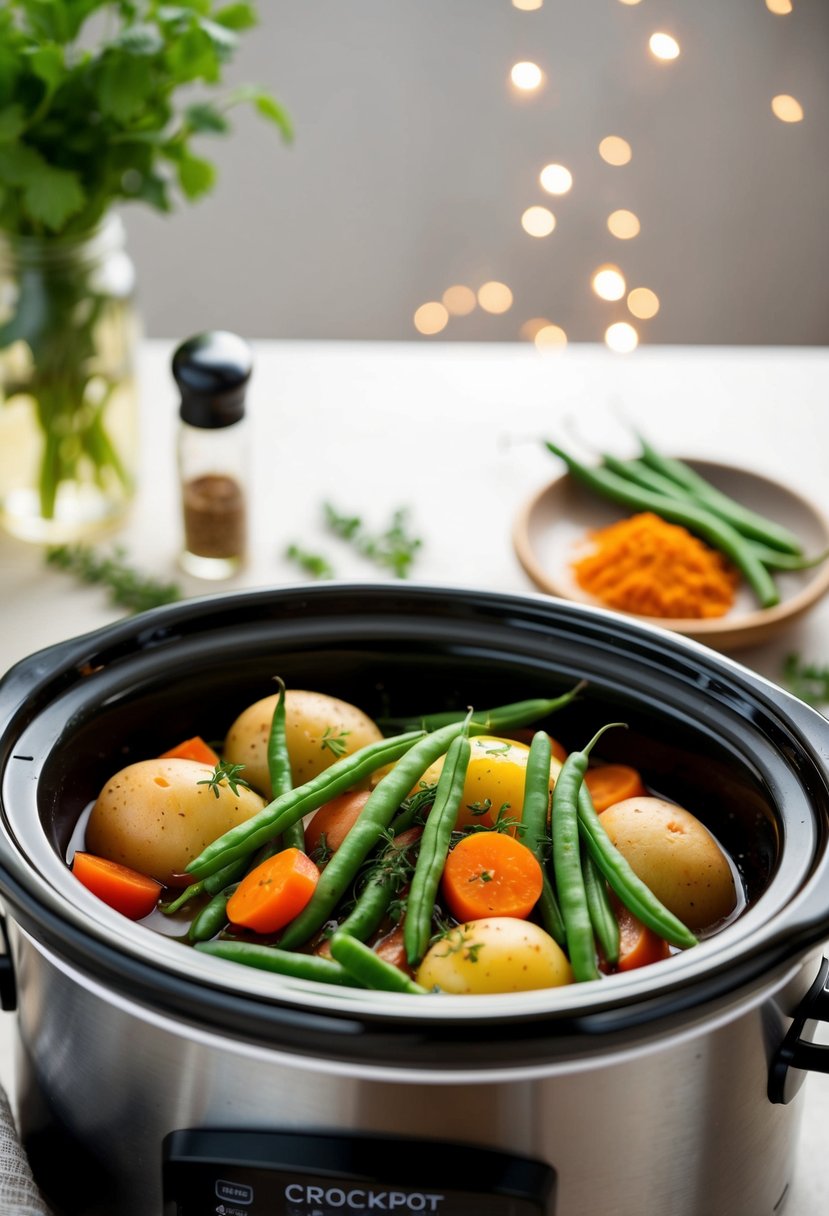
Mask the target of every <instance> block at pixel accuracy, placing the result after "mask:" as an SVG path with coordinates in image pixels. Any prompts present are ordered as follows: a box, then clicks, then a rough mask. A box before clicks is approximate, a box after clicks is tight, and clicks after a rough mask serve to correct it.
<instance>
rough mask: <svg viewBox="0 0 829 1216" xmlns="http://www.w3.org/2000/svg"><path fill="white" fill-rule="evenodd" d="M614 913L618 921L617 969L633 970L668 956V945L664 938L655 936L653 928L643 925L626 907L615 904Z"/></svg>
mask: <svg viewBox="0 0 829 1216" xmlns="http://www.w3.org/2000/svg"><path fill="white" fill-rule="evenodd" d="M616 914H617V919H618V921H619V962H618V964H617V970H619V971H633V970H635V969H636V968H637V967H647V966H648V964H649V963H658V962H659V961H660V959H663V958H669V957H670V953H671V951H670V947H669V946H668V943H667V942H666V941H665V939H664V938H662V937H657V935H656V934H655V933H654V931H653V929H649V928H648V927H647V926H646V925H643V924H642V922H641V920H637V918H636V917H635V916H634V915H633V913H632V912H629V911H628V909H627V908H625V907H623V906H622V905H617V908H616Z"/></svg>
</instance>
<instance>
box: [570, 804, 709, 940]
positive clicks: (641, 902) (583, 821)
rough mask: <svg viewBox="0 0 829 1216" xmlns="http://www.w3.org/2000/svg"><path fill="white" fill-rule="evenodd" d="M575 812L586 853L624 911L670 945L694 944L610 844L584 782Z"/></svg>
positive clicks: (679, 923) (679, 924)
mask: <svg viewBox="0 0 829 1216" xmlns="http://www.w3.org/2000/svg"><path fill="white" fill-rule="evenodd" d="M578 813H579V831H580V832H581V834H582V836H583V837H584V842H585V844H586V845H587V848H588V849H589V851H590V856H591V857H592V858H593V860H594V861H595V863H596V866H597V867H598V869H599V870H600V871H601V873H602V874H603V875H604V877H605V880H606V882H607V884H608V886H609V887H610V889H611V890H612V891H614V892H615V893H616V895H618V897H619V899H620V900H621V901H622V903H623V904H624V905H625V907H626V908H627V909H628V911H630V912H632V913H633V915H634V916H636V917H638V918H639V920H641V921H642V923H643V924H644V925H647V926H648V928H649V929H653V931H654V933H656V934H658V935H659V937H664V938H665V940H666V941H668V942H670V943H671V945H673V946H680V947H681V948H682V949H683V950H685V949H688V948H689V947H690V946H696V945H697V939H696V937H694V935H693V933H692V932H691V930H690V929H688V928H687V927H686V926H685V925H683V923H682V921H681V920H679V918H678V917H676V916H674V914H673V912H670V911H669V910H668V909H667V908H666V907H665V905H664V904H663V903H662V902H661V901H660V900H659V899H657V897H656V896H655V895H654V893H653V892H652V891H651V889H650V887H648V886H646V885H645V883H643V882H642V880H641V878H639V877H638V875H637V874H635V873H634V871H633V869H632V867H631V866H630V864H629V863H628V862H627V861H626V860H625V858H624V857H623V856H622V854H621V853H620V852H619V850H618V849H617V848H616V846H615V845H614V844H613V842H612V840H611V839H610V837H609V836H608V834H607V832H606V831H605V829H604V828H603V827H602V823H601V818H600V816H599V815H597V814H596V810H595V807H594V806H593V800H592V799H591V797H590V791H589V790H588V789H587V786H585V785H583V786H582V788H581V790H580V791H579V804H578Z"/></svg>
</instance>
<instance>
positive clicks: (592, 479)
mask: <svg viewBox="0 0 829 1216" xmlns="http://www.w3.org/2000/svg"><path fill="white" fill-rule="evenodd" d="M546 446H547V447H548V448H549V450H550V451H551V452H553V453H554V454H555V455H556V456H558V457H560V458H561V459H562V460H563V461H564V463H565V464H566V465H567V467H568V469H569V470H570V472H571V473H572V475H573V477H575V478H576V480H577V481H580V482H582V483H583V484H584V485H586V486H587V487H588V488H589V489H591V490H594V491H595V492H596V493H597V494H600V495H602V496H603V497H604V498H610V499H612V500H613V501H614V502H618V503H621V504H623V505H624V506H626V507H630V508H632V509H633V510H635V511H653V512H654V513H655V514H657V515H661V516H662V518H663V519H667V520H670V521H671V522H672V523H677V524H682V525H683V526H684V527H686V528H688V530H689V531H691V532H696V533H697V534H698V535H699V536H701V537H702V538H703V540H707V541H708V542H709V544H711V545H713V546H714V547H715V548H716V549H719V550H720V551H721V552H722V553H724V554H725V556H726V557H728V558H730V559H731V561H732V562H733V563H734V565H735V566H736V567H737V568H738V570H740V572H741V573H742V574H743V576H744V578H745V579H746V582H747V583H748V584H749V586H750V587H751V588H752V590H753V591H754V594H755V595H756V596H757V599H758V600H759V602H760V604H761V606H762V607H763V608H771V607H772V606H773V605H774V604H777V603H779V602H780V595H779V593H778V591H777V587H776V586H775V583H774V579H773V578H772V577H771V575H770V574H769V572H768V570H767V569H766V567H765V566H764V565H763V563H762V562H761V561H760V559H759V558H758V557H757V556H756V554H755V552H754V550H753V548H751V546H750V545H748V544H747V543H746V541H745V538H744V537H742V536H741V535H740V533H739V532H737V531H736V529H735V528H733V527H732V526H731V525H730V524H727V523H726V522H725V520H722V519H718V518H717V517H716V516H713V515H711V514H710V512H709V511H708V510H706V509H705V508H702V507H700V506H698V505H697V504H695V503H688V502H682V501H680V500H679V499H676V500H674V499H670V498H666V497H665V496H664V495H662V494H657V493H656V492H655V491H654V490H646V489H645V488H644V487H641V486H637V485H634V484H633V483H632V482H630V481H628V480H626V478H624V477H619V476H618V475H617V474H616V473H611V472H610V471H609V470H608V469H602V468H595V469H594V468H590V467H588V466H587V465H584V464H582V463H581V462H580V461H578V460H576V459H575V458H574V457H573V456H570V455H568V453H567V452H565V451H563V449H562V448H560V447H558V445H557V444H554V443H551V442H550V441H549V440H548V441H547V444H546Z"/></svg>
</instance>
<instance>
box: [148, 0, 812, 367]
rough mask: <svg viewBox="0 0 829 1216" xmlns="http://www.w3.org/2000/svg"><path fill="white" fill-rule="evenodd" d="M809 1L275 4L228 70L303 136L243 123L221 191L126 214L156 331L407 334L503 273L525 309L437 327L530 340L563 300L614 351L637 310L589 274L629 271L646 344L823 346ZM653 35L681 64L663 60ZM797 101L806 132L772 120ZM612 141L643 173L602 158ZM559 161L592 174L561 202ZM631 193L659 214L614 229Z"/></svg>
mask: <svg viewBox="0 0 829 1216" xmlns="http://www.w3.org/2000/svg"><path fill="white" fill-rule="evenodd" d="M793 3H794V11H793V13H792V14H790V15H789V16H785V17H779V16H774V15H772V13H770V12H769V11H768V9H767V8H766V5H765V4H764V3H763V0H661V2H660V0H644V2H643V3H641V4H639V5H637V6H635V7H631V6H629V5H625V4H622V3H620V2H619V0H581V2H579V0H545V3H544V6H543V8H542V9H540V10H539V11H537V12H533V13H524V12H520V11H518V10H516V9H515V8H513V7H512V5H511V3H510V0H261V3H260V6H259V8H260V13H261V18H262V20H261V26H260V27H259V29H258V30H256V31H253V32H251V33H250V34H247V35H245V36H244V41H243V46H242V49H241V51H240V53H239V55H238V56H237V58H236V60H235V61H234V64H233V65H232V72H231V79H232V80H234V81H237V80H239V81H241V80H255V81H258V82H261V83H263V84H267V85H268V86H269V87H270V88H271V89H272V90H273V91H274V92H275V93H276V94H277V95H278V96H279V98H280V99H281V100H282V102H283V103H284V104H285V106H286V108H287V109H288V111H289V112H290V114H291V116H292V118H293V121H294V124H295V127H296V140H295V143H294V145H293V146H292V147H290V148H285V147H283V146H282V145H281V143H280V141H279V139H278V137H277V135H276V134H275V132H274V131H273V130H272V129H271V128H270V127H269V126H267V125H266V124H265V123H264V122H263V121H262V120H261V119H258V118H256V117H255V116H253V115H252V114H248V113H244V114H241V113H240V114H239V116H238V118H237V119H236V120H235V124H234V134H233V135H232V136H231V137H230V138H225V139H217V140H208V139H205V141H204V145H203V151H204V153H205V154H207V155H211V156H215V159H216V162H217V164H218V167H219V170H220V180H219V184H218V186H217V189H216V191H215V192H214V194H213V195H212V196H211V197H209V198H208V199H207V200H206V201H204V202H202V203H200V204H198V205H196V206H189V207H188V206H183V207H182V208H181V210H180V211H179V212H178V213H177V214H175V215H174V216H172V217H157V216H155V215H153V214H151V213H149V212H147V211H146V210H142V209H140V208H137V207H136V208H132V209H128V210H127V211H126V213H125V214H126V219H127V225H128V231H129V235H130V242H131V249H132V252H133V254H134V258H135V261H136V263H137V267H138V273H139V281H140V284H141V299H142V306H143V313H144V318H145V328H146V330H147V332H148V333H149V334H150V335H158V336H164V337H170V338H175V337H179V336H183V335H186V334H189V333H192V332H195V331H197V330H200V329H203V328H208V327H215V326H221V327H225V328H230V329H235V330H237V331H239V332H241V333H243V334H245V335H247V336H249V337H280V338H286V337H290V338H381V339H408V338H413V337H416V336H417V335H416V331H415V329H414V327H413V323H412V316H413V313H414V311H415V309H416V308H417V307H418V306H419V305H420V304H422V303H423V302H425V301H428V300H434V299H439V298H440V296H441V293H442V292H443V291H444V289H445V288H446V287H447V286H449V285H450V284H452V283H464V284H467V285H469V286H471V287H472V288H473V289H476V288H477V287H478V286H479V285H480V284H481V283H482V282H484V281H485V280H487V279H490V278H495V279H499V280H503V281H504V282H506V283H508V284H509V286H510V287H511V288H512V290H513V293H514V305H513V307H512V308H511V309H510V311H509V312H508V313H506V314H503V315H501V316H493V315H491V314H487V313H485V312H483V311H482V310H481V309H480V308H476V309H475V311H474V312H473V313H472V314H471V315H470V316H468V317H465V318H453V319H452V320H451V321H450V323H449V325H448V326H447V328H446V329H445V330H444V331H443V333H442V334H441V335H440V336H439V337H436V338H432V339H429V340H430V341H443V340H450V341H451V340H453V339H461V340H468V339H483V340H515V339H517V338H518V337H519V333H520V328H521V325H522V323H523V322H524V321H526V320H527V319H528V318H531V317H539V316H541V317H545V318H548V319H550V320H552V321H554V322H556V323H557V324H559V325H561V326H562V327H563V328H564V329H565V331H566V332H567V335H568V337H569V338H570V339H571V340H574V341H597V340H601V338H602V335H603V333H604V330H605V328H606V326H607V325H608V324H610V323H611V322H612V321H615V320H621V319H631V318H630V317H629V314H628V313H627V310H626V306H625V302H624V301H621V302H620V303H617V304H610V303H604V302H601V301H599V300H597V299H596V297H595V296H594V295H593V293H592V291H591V290H590V286H589V279H590V274H591V272H592V270H593V269H594V268H595V267H596V266H598V265H599V264H600V263H602V262H605V261H611V262H614V263H616V264H617V265H619V266H620V267H621V268H622V269H623V271H624V272H625V274H626V276H627V281H628V285H629V286H630V287H633V286H636V285H640V284H641V285H645V286H648V287H650V288H652V289H653V290H654V291H655V292H656V293H657V295H658V296H659V297H660V300H661V309H660V312H659V314H658V315H657V316H656V317H655V318H653V319H652V320H650V321H642V322H638V323H636V324H637V328H638V329H639V331H640V335H641V340H642V341H643V342H651V343H660V342H689V343H801V344H823V343H826V342H827V340H829V273H827V261H828V260H829V259H827V249H828V247H829V238H827V216H829V156H827V130H828V129H829V122H828V121H827V120H828V119H829V54H828V52H829V0H793ZM655 29H665V30H668V31H670V32H672V33H674V34H675V35H676V37H677V38H678V39H679V41H680V44H681V47H682V54H681V56H680V58H679V59H678V60H676V61H674V62H672V63H659V62H657V61H655V60H654V59H653V57H652V56H651V55H650V54H649V52H648V50H647V40H648V37H649V35H650V34H651V33H652V32H653V31H654V30H655ZM522 59H531V60H535V61H536V62H538V63H539V64H540V65H541V66H542V67H543V68H544V70H545V72H546V73H547V83H546V87H545V88H544V89H543V90H541V91H540V92H539V93H538V94H535V95H533V96H532V97H525V98H521V97H517V96H516V94H515V92H514V90H513V89H512V88H511V87H510V85H509V83H508V73H509V69H510V66H511V65H512V64H513V63H514V62H515V61H516V60H522ZM777 93H790V94H793V95H794V96H795V97H797V98H798V100H799V101H800V102H801V103H802V105H803V107H804V111H805V120H804V121H803V122H801V123H797V124H784V123H782V122H780V121H778V120H777V119H776V118H774V117H773V115H772V113H771V109H770V100H771V98H772V96H773V95H775V94H777ZM607 134H618V135H623V136H624V137H625V138H627V139H628V140H629V142H630V143H631V145H632V148H633V159H632V161H631V162H630V164H629V165H627V166H625V167H623V168H611V167H609V166H608V165H606V164H605V163H604V162H603V161H602V160H601V159H600V157H599V156H598V153H597V145H598V142H599V140H600V139H601V138H602V137H603V136H604V135H607ZM550 161H558V162H563V163H564V164H566V165H568V166H569V167H570V168H571V170H572V172H573V174H574V177H575V184H574V187H573V189H572V190H571V192H570V193H569V194H568V195H567V196H565V197H562V198H560V199H557V198H551V197H550V196H549V195H546V194H545V193H544V192H543V191H542V190H541V188H540V186H539V184H538V180H537V175H538V172H539V170H540V169H541V167H542V166H543V165H545V164H547V163H548V162H550ZM533 203H541V204H544V205H548V206H549V207H550V209H551V210H552V211H553V212H554V213H555V215H556V217H557V220H558V224H557V228H556V230H555V232H553V233H552V234H551V235H550V236H549V237H547V238H545V239H542V240H537V239H534V238H532V237H530V236H527V235H526V234H525V233H524V232H523V231H522V229H521V226H520V216H521V213H522V212H523V210H524V209H525V207H527V206H529V205H531V204H533ZM617 207H627V208H629V209H631V210H633V211H634V212H636V214H637V215H638V216H639V218H640V220H641V224H642V229H641V233H640V235H639V236H638V237H637V238H635V239H634V240H631V241H618V240H616V239H615V238H614V237H612V236H610V234H609V233H608V232H607V228H606V218H607V215H608V213H609V212H610V211H612V210H614V209H615V208H617Z"/></svg>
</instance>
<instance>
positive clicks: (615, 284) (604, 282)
mask: <svg viewBox="0 0 829 1216" xmlns="http://www.w3.org/2000/svg"><path fill="white" fill-rule="evenodd" d="M591 285H592V287H593V290H594V291H595V293H596V295H597V296H598V297H599V299H601V300H621V298H622V296H623V295H624V294H625V290H626V285H625V276H624V275H623V274H622V272H621V270H620V269H619V267H618V266H600V267H599V269H598V270H596V271H595V272H594V274H593V278H592V280H591Z"/></svg>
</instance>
